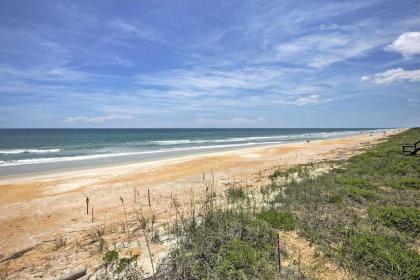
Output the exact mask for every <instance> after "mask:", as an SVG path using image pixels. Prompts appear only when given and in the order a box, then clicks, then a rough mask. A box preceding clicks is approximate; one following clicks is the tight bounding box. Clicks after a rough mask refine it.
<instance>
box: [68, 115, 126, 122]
mask: <svg viewBox="0 0 420 280" xmlns="http://www.w3.org/2000/svg"><path fill="white" fill-rule="evenodd" d="M132 118H133V117H132V116H127V115H105V116H97V117H82V116H78V117H68V118H66V119H65V120H64V122H67V123H103V122H107V121H114V120H129V119H132Z"/></svg>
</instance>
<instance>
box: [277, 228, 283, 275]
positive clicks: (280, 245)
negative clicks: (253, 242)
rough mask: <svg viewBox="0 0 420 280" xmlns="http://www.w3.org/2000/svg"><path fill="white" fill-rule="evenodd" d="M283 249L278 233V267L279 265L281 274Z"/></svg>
mask: <svg viewBox="0 0 420 280" xmlns="http://www.w3.org/2000/svg"><path fill="white" fill-rule="evenodd" d="M281 247H282V242H281V240H280V233H278V235H277V256H278V261H279V263H278V265H279V272H281Z"/></svg>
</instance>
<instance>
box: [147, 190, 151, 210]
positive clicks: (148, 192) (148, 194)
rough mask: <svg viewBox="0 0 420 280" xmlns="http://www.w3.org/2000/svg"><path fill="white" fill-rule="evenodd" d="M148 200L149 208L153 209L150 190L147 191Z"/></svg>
mask: <svg viewBox="0 0 420 280" xmlns="http://www.w3.org/2000/svg"><path fill="white" fill-rule="evenodd" d="M147 199H148V200H149V208H151V207H152V206H151V204H150V190H149V189H147Z"/></svg>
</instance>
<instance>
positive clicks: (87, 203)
mask: <svg viewBox="0 0 420 280" xmlns="http://www.w3.org/2000/svg"><path fill="white" fill-rule="evenodd" d="M86 215H89V197H86Z"/></svg>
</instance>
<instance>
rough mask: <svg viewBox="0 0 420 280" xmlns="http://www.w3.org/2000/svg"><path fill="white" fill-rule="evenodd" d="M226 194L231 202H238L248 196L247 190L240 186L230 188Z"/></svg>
mask: <svg viewBox="0 0 420 280" xmlns="http://www.w3.org/2000/svg"><path fill="white" fill-rule="evenodd" d="M226 196H227V198H228V200H229V201H230V202H237V201H239V200H242V199H245V198H246V197H247V196H246V192H245V190H244V189H243V188H238V187H231V188H228V189H227V190H226Z"/></svg>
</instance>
